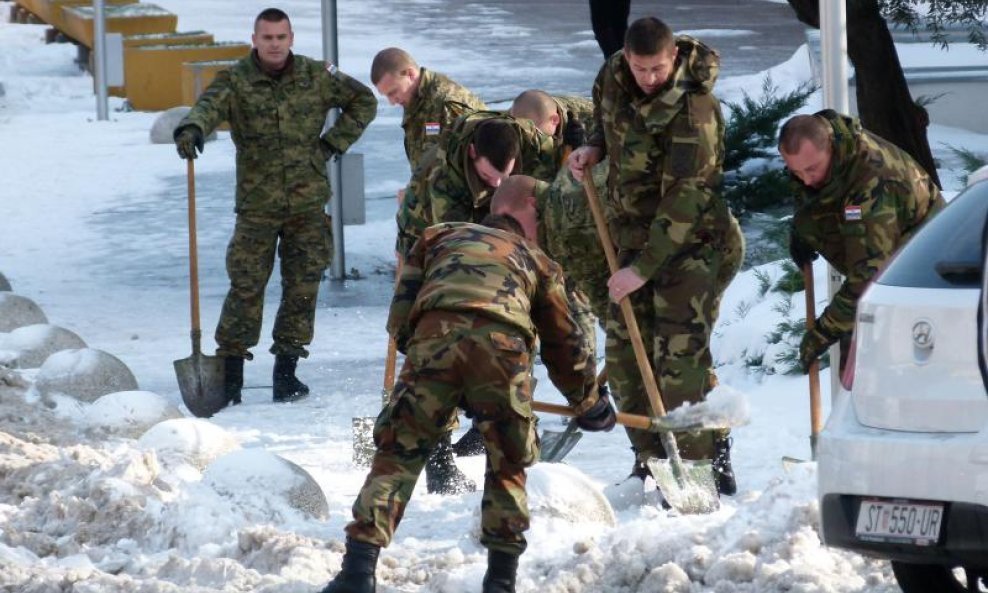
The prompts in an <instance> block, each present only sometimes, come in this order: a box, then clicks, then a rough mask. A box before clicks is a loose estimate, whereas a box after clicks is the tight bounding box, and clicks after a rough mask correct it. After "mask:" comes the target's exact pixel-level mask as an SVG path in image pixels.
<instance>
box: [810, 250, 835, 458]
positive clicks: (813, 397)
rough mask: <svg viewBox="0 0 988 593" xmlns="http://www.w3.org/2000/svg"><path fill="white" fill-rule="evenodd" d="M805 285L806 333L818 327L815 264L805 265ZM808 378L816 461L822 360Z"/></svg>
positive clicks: (811, 446) (816, 362)
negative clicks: (814, 285) (814, 277)
mask: <svg viewBox="0 0 988 593" xmlns="http://www.w3.org/2000/svg"><path fill="white" fill-rule="evenodd" d="M803 285H804V286H805V287H806V331H812V330H813V328H814V327H816V295H815V291H814V287H813V263H812V262H809V263H805V264H803ZM831 372H833V371H831ZM807 377H808V378H809V381H810V448H811V449H812V451H811V453H812V456H813V459H816V439H817V435H819V434H820V431H821V430H823V413H822V412H821V410H820V360H819V359H817V360H814V361H813V362H812V363H811V364H810V368H809V371H808V373H807Z"/></svg>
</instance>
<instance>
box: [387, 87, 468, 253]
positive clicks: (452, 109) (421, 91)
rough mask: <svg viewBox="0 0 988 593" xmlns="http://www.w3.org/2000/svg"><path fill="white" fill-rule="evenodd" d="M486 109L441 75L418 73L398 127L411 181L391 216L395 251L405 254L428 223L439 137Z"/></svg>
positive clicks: (430, 217)
mask: <svg viewBox="0 0 988 593" xmlns="http://www.w3.org/2000/svg"><path fill="white" fill-rule="evenodd" d="M484 109H487V106H486V105H484V102H483V101H481V100H480V99H478V98H477V97H476V96H475V95H474V94H473V93H471V92H470V91H469V90H467V89H466V87H463V86H461V85H459V84H457V83H456V82H454V81H453V80H451V79H449V78H448V77H447V76H445V75H443V74H439V73H438V72H432V71H431V70H427V69H425V68H421V69H420V70H419V86H418V90H417V91H416V94H415V98H414V99H412V103H411V105H409V106H408V107H407V108H405V114H404V117H403V118H402V120H401V127H402V129H403V130H404V131H405V155H406V156H407V157H408V165H409V167H411V170H412V178H411V180H410V181H409V183H408V186H407V187H406V188H405V199H404V201H403V202H402V204H401V206H399V207H398V214H397V216H396V217H395V218H396V221H397V223H398V240H397V243H396V245H395V250H396V251H397V252H398V253H401V254H405V253H408V251H409V250H410V249H411V248H412V245H414V244H415V241H416V240H417V239H418V238H419V237H420V236H422V231H423V230H425V227H427V226H429V225H430V224H432V208H431V207H430V205H429V192H428V185H427V183H428V180H429V175H430V174H431V173H432V171H433V169H434V168H435V166H436V164H437V163H438V159H437V158H436V153H437V151H438V145H439V142H440V139H441V138H442V135H443V134H444V133H446V131H447V130H449V128H450V126H452V125H453V122H454V121H456V118H458V117H460V116H461V115H463V114H465V113H469V112H472V111H481V110H484Z"/></svg>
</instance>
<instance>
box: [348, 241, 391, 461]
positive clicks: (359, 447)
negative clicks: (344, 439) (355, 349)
mask: <svg viewBox="0 0 988 593" xmlns="http://www.w3.org/2000/svg"><path fill="white" fill-rule="evenodd" d="M399 281H401V258H400V257H399V258H398V265H397V266H396V267H395V288H396V289H397V288H398V282H399ZM397 364H398V341H397V340H395V337H394V336H388V352H387V355H386V356H385V357H384V384H383V385H382V386H381V407H382V408H383V407H384V406H385V405H386V404H387V403H388V399H389V398H390V397H391V391H392V390H393V389H394V386H395V367H396V366H397ZM376 421H377V418H376V417H374V416H356V417H354V418H352V419H351V421H350V425H351V428H352V429H353V457H352V459H353V464H354V465H356V466H359V467H367V466H369V465H370V464H371V461H372V460H373V458H374V451H375V450H376V449H377V446H376V445H374V423H375V422H376Z"/></svg>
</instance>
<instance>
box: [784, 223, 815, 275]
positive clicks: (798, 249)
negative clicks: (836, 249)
mask: <svg viewBox="0 0 988 593" xmlns="http://www.w3.org/2000/svg"><path fill="white" fill-rule="evenodd" d="M789 257H791V258H792V261H793V263H794V264H796V267H797V268H800V269H802V267H803V266H804V265H806V264H809V263H812V262H813V261H814V260H816V258H817V252H816V251H813V248H812V247H810V246H809V245H807V244H806V243H804V242H803V240H802V239H800V238H799V235H797V234H796V233H795V232H794V231H793V230H792V229H790V230H789Z"/></svg>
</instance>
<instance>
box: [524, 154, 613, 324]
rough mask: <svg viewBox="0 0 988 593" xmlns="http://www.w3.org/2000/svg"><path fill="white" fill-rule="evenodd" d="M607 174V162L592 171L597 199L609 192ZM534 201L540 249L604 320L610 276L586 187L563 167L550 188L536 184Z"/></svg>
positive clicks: (549, 185) (608, 298)
mask: <svg viewBox="0 0 988 593" xmlns="http://www.w3.org/2000/svg"><path fill="white" fill-rule="evenodd" d="M607 170H608V163H607V160H606V159H605V160H604V161H602V162H600V163H598V164H597V165H596V166H595V167H594V168H593V180H594V185H595V186H596V187H597V189H598V195H600V194H601V193H603V190H604V189H605V188H606V185H607ZM535 200H536V206H535V207H536V208H537V210H538V214H539V228H538V232H539V247H541V248H542V249H543V250H544V251H545V252H546V254H547V255H548V256H549V257H551V258H552V259H553V260H555V261H556V262H558V263H559V265H560V266H562V268H563V273H564V274H565V275H566V279H567V281H570V280H572V281H573V282H574V283H575V284H576V286H577V287H578V289H579V290H580V291H581V292H583V293H584V295H585V298H586V299H587V300H589V303H590V307H591V309H592V311H593V314H594V315H595V316H596V317H597V318H598V319H601V320H603V319H605V318H606V317H607V309H608V306H609V305H608V302H609V300H610V297H608V295H607V279H608V278H609V277H610V275H611V274H610V270H608V268H607V258H606V256H605V255H604V248H603V247H602V246H601V243H600V237H599V236H598V234H597V226H596V225H595V224H594V220H593V214H592V213H591V211H590V207H589V206H588V205H587V196H586V192H585V191H584V189H583V185H582V184H581V183H579V182H577V181H576V179H574V178H573V175H572V174H571V173H570V172H569V168H567V167H564V168H563V169H560V171H559V174H558V175H557V176H556V179H555V180H554V181H553V182H552V183H551V184H549V183H546V182H544V181H536V183H535Z"/></svg>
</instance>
